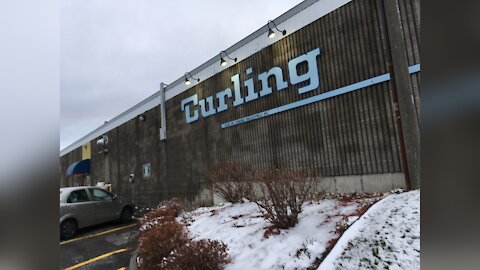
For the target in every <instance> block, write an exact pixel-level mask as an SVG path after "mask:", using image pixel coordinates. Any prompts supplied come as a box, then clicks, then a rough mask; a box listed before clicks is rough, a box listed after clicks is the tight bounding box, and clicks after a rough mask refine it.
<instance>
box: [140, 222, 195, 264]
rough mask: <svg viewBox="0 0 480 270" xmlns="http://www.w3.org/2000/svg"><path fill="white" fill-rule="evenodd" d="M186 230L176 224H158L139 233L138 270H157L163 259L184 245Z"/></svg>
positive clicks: (186, 240) (186, 239)
mask: <svg viewBox="0 0 480 270" xmlns="http://www.w3.org/2000/svg"><path fill="white" fill-rule="evenodd" d="M188 241H189V239H188V238H187V229H186V228H185V226H183V225H181V224H179V223H176V222H164V223H159V224H157V225H155V226H153V227H151V228H149V229H148V230H143V231H140V233H139V240H138V247H139V251H138V255H139V256H140V258H141V264H140V265H139V269H141V270H150V269H152V270H153V269H159V268H160V266H161V264H162V262H163V260H164V258H165V257H167V256H169V255H170V253H171V252H172V251H173V250H175V249H178V248H180V247H182V246H183V245H185V244H186V243H187V242H188Z"/></svg>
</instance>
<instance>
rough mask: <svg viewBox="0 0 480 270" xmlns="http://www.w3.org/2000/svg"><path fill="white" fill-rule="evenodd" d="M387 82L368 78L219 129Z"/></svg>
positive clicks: (384, 78) (415, 67) (417, 68)
mask: <svg viewBox="0 0 480 270" xmlns="http://www.w3.org/2000/svg"><path fill="white" fill-rule="evenodd" d="M408 71H409V73H416V72H419V71H420V64H417V65H413V66H410V67H408ZM389 80H390V73H386V74H383V75H380V76H377V77H373V78H370V79H367V80H364V81H361V82H357V83H354V84H351V85H347V86H344V87H341V88H338V89H335V90H332V91H328V92H326V93H322V94H318V95H316V96H313V97H309V98H306V99H302V100H299V101H295V102H292V103H289V104H286V105H283V106H280V107H277V108H273V109H270V110H267V111H263V112H260V113H256V114H252V115H249V116H246V117H243V118H239V119H236V120H232V121H229V122H226V123H223V124H222V125H221V127H222V128H229V127H233V126H236V125H239V124H243V123H247V122H250V121H253V120H256V119H260V118H263V117H266V116H269V115H273V114H276V113H281V112H284V111H288V110H291V109H295V108H298V107H301V106H305V105H308V104H312V103H315V102H318V101H321V100H325V99H328V98H332V97H335V96H339V95H343V94H346V93H349V92H353V91H356V90H359V89H362V88H365V87H368V86H372V85H375V84H378V83H382V82H386V81H389Z"/></svg>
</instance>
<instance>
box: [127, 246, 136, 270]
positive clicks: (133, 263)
mask: <svg viewBox="0 0 480 270" xmlns="http://www.w3.org/2000/svg"><path fill="white" fill-rule="evenodd" d="M137 257H138V248H137V249H136V250H135V251H134V252H133V254H132V257H130V264H129V265H128V270H137V269H138V266H137Z"/></svg>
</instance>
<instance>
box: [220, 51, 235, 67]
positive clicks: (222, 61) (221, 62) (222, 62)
mask: <svg viewBox="0 0 480 270" xmlns="http://www.w3.org/2000/svg"><path fill="white" fill-rule="evenodd" d="M222 53H224V54H225V56H226V57H227V58H228V59H230V60H233V61H235V62H237V58H236V57H235V58H231V57H230V56H229V55H228V54H227V52H226V51H221V52H220V65H221V66H223V67H224V66H226V65H227V61H225V59H224V58H223V57H222Z"/></svg>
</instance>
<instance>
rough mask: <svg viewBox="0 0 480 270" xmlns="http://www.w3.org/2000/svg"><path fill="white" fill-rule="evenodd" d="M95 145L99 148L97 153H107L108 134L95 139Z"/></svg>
mask: <svg viewBox="0 0 480 270" xmlns="http://www.w3.org/2000/svg"><path fill="white" fill-rule="evenodd" d="M97 146H98V147H99V148H100V149H99V150H100V151H98V153H99V154H101V153H107V152H108V148H107V147H108V136H107V135H102V136H100V138H99V139H98V140H97Z"/></svg>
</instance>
